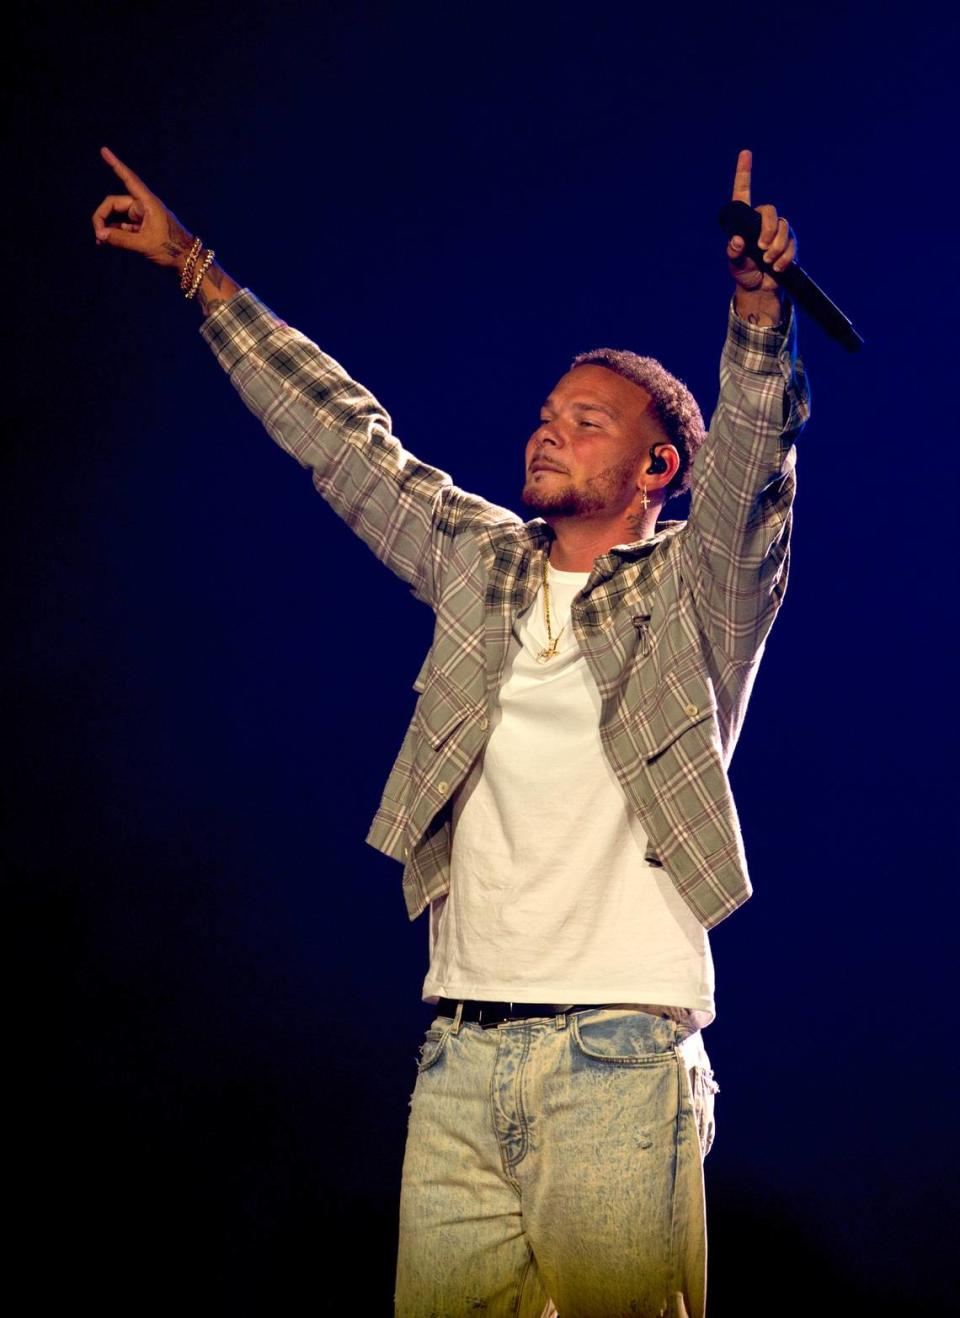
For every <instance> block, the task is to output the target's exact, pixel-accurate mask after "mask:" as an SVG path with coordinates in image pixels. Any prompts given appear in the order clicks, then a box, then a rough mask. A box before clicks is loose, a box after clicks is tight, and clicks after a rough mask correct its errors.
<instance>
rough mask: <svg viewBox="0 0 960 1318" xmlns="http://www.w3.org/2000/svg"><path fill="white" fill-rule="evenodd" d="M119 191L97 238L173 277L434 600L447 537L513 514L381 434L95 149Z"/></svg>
mask: <svg viewBox="0 0 960 1318" xmlns="http://www.w3.org/2000/svg"><path fill="white" fill-rule="evenodd" d="M101 154H102V156H103V158H104V160H105V161H106V162H107V164H109V165H110V166H111V168H112V169H113V170H114V172H115V173H116V174H117V175H118V177H119V178H120V180H121V181H122V183H123V184H124V186H125V188H126V192H125V193H124V194H123V195H119V196H108V197H106V198H105V199H104V200H103V201H102V202H101V204H100V205H99V206H98V207H97V209H96V211H94V214H93V228H94V233H95V235H96V239H97V242H98V243H100V244H103V245H107V246H111V247H118V248H122V249H124V250H127V251H134V252H138V253H140V254H141V255H142V256H145V257H146V258H147V259H148V260H150V261H152V262H153V263H154V264H155V265H159V266H165V267H168V268H170V269H173V270H176V271H178V272H179V273H180V275H181V287H182V288H183V291H184V296H191V295H194V296H195V297H196V299H197V301H198V302H199V303H200V307H201V310H202V311H203V313H204V317H205V318H204V321H203V324H202V326H201V330H200V332H201V334H202V336H203V338H204V340H205V341H206V342H207V344H208V345H209V346H210V347H211V349H212V350H213V351H214V353H215V354H216V357H217V360H218V362H219V363H220V365H221V366H222V367H223V369H224V370H225V371H226V372H227V374H228V375H229V377H230V380H231V382H232V384H233V385H234V387H235V388H236V390H237V392H238V393H239V394H240V397H241V398H242V399H243V401H244V403H245V404H246V405H247V407H248V408H249V409H250V410H251V411H252V412H253V413H254V415H255V416H257V417H258V418H259V420H260V421H261V422H262V423H263V425H264V427H265V429H266V430H267V432H268V434H269V435H270V436H271V438H273V439H274V440H275V441H276V442H277V444H279V445H280V447H281V448H282V449H284V451H285V452H287V453H289V454H290V456H291V457H293V458H295V459H296V460H297V462H299V464H300V465H301V466H302V467H305V468H309V469H310V470H311V471H312V473H313V484H314V486H315V488H316V489H317V490H318V492H319V493H320V494H321V495H322V496H323V498H324V499H325V500H326V501H327V502H328V503H329V504H330V506H331V507H332V508H333V510H334V511H335V512H336V513H337V514H338V515H339V516H340V517H342V518H343V519H344V521H345V522H346V523H347V525H348V526H349V527H350V528H351V530H353V531H355V532H356V534H357V535H358V536H360V538H361V539H362V540H363V541H364V542H365V543H366V544H367V545H368V546H369V547H370V549H371V550H372V551H373V552H374V553H375V554H376V556H377V557H378V558H379V559H380V560H381V561H382V562H383V563H385V564H386V565H387V567H389V568H390V569H391V571H393V572H395V573H396V574H397V576H399V577H401V578H402V579H403V580H404V581H406V582H408V584H409V585H410V586H411V587H412V589H413V591H414V593H415V594H416V595H417V597H418V598H419V599H422V600H423V601H424V602H425V603H428V604H431V605H433V606H436V604H437V603H438V600H439V597H440V594H441V592H442V589H443V580H444V568H445V565H446V562H447V561H448V557H449V549H450V545H451V542H452V540H453V538H454V537H456V536H457V535H460V534H463V533H464V532H469V531H470V530H471V529H472V528H474V527H477V526H478V525H481V524H483V525H490V524H496V523H501V522H503V521H505V520H506V521H517V520H518V519H517V518H516V516H515V514H513V513H511V512H509V511H508V510H506V509H504V508H498V507H497V506H496V505H493V504H489V503H487V502H486V501H485V500H483V499H480V498H477V497H476V496H475V495H471V494H466V493H464V492H463V491H462V490H458V489H457V488H456V487H455V486H454V485H453V483H452V482H451V480H450V477H449V476H448V475H447V474H446V472H443V471H440V470H439V469H438V468H436V467H430V466H428V465H427V464H426V463H423V462H420V461H418V459H417V458H415V457H414V456H413V455H412V454H410V453H408V452H407V451H406V449H405V448H404V447H403V446H402V445H401V443H400V442H399V440H398V439H397V438H396V437H395V436H394V434H393V432H392V424H391V420H390V417H389V415H388V414H387V412H386V411H385V410H384V409H383V407H381V405H380V403H379V402H378V401H377V399H376V398H375V397H374V396H373V394H371V393H370V392H369V390H367V389H365V388H364V387H363V385H361V384H359V383H358V382H357V381H356V380H354V379H353V378H352V377H351V376H350V375H349V374H348V373H347V372H346V371H345V370H344V369H343V367H342V366H341V365H340V364H339V362H337V361H335V360H334V359H333V358H332V357H330V356H329V355H328V354H327V353H325V352H323V351H322V350H321V349H320V348H319V347H317V345H316V344H315V343H313V342H312V341H311V340H310V339H308V338H307V337H306V336H305V335H304V334H301V333H300V332H299V331H298V330H295V329H293V328H292V327H291V326H289V325H287V324H285V323H284V322H283V321H282V320H280V318H279V317H277V316H275V315H274V314H273V312H272V311H270V309H269V308H268V307H266V306H264V304H263V303H262V302H260V301H259V299H257V298H256V297H255V296H254V295H253V293H251V292H250V290H249V289H241V288H240V287H239V285H237V284H236V283H235V282H234V280H232V279H231V278H230V276H229V275H227V274H225V273H224V271H223V270H222V269H221V268H220V267H219V265H217V264H216V263H214V262H210V261H208V259H207V255H206V253H207V249H204V248H200V247H199V245H198V244H197V242H196V240H195V239H194V238H193V237H192V236H191V234H190V233H188V231H187V230H186V229H185V228H184V226H183V225H182V224H181V223H180V221H179V220H178V219H177V217H176V216H175V215H174V214H173V212H172V211H171V210H169V209H168V208H167V207H166V206H164V204H163V202H161V201H160V199H159V197H157V196H155V194H154V193H152V192H151V191H150V190H149V188H147V187H146V185H145V184H144V183H143V182H142V181H141V179H140V178H138V176H137V175H136V174H134V172H133V171H132V170H131V169H129V168H128V167H127V166H126V165H124V164H123V162H122V161H121V160H119V159H118V158H117V157H116V156H115V155H114V154H113V152H112V151H110V150H108V149H107V148H106V147H104V148H103V149H102V152H101Z"/></svg>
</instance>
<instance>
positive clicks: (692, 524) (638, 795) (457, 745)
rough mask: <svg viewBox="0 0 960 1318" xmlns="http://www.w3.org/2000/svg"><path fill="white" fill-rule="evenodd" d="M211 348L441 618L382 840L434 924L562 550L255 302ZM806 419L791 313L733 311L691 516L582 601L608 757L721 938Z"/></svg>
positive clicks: (229, 309)
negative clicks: (457, 822)
mask: <svg viewBox="0 0 960 1318" xmlns="http://www.w3.org/2000/svg"><path fill="white" fill-rule="evenodd" d="M788 306H789V304H788ZM200 332H201V334H202V336H203V338H204V340H205V341H206V342H207V343H208V344H209V345H210V347H211V348H212V349H213V351H214V352H215V354H216V357H217V360H218V361H219V362H220V365H221V366H222V367H223V368H224V370H226V371H227V372H228V373H229V376H230V379H231V381H232V383H233V385H234V386H235V388H236V389H237V391H238V393H239V394H240V396H241V398H242V399H243V401H244V403H245V404H246V405H247V407H248V408H250V410H251V411H252V412H253V413H254V414H255V415H256V416H257V417H259V419H260V420H261V421H262V423H263V425H264V426H265V428H266V430H267V432H268V433H269V434H270V435H271V437H272V438H273V439H274V440H275V441H276V442H277V443H278V444H279V445H280V447H281V448H283V449H284V450H285V451H286V452H287V453H289V454H290V455H291V456H292V457H294V458H296V460H297V461H298V462H299V463H300V465H301V466H302V467H305V468H310V469H311V470H312V473H313V484H314V486H315V487H316V489H317V490H318V491H319V493H320V494H321V495H322V496H323V498H324V499H325V500H326V501H327V502H328V503H329V504H330V505H331V507H332V508H333V509H334V511H335V512H336V513H337V514H338V515H339V516H340V517H342V518H343V519H344V520H345V521H346V523H347V525H348V526H350V528H351V529H352V530H353V531H355V532H356V534H357V535H359V536H360V537H361V539H362V540H364V541H365V542H366V544H367V545H369V547H370V548H371V549H372V550H373V552H374V553H375V554H376V555H377V557H378V558H379V559H380V560H381V561H382V562H384V563H385V564H386V565H387V566H388V567H389V568H391V570H392V571H393V572H395V573H396V574H397V575H398V576H399V577H401V578H402V579H403V580H404V581H406V582H408V583H409V584H410V586H411V587H412V589H413V592H414V594H415V595H416V596H417V597H418V598H419V599H421V600H423V601H424V602H426V603H428V604H429V605H430V606H431V607H432V608H433V610H434V612H435V614H436V627H435V631H434V637H433V644H432V646H431V648H430V651H429V653H428V654H427V657H426V660H425V661H424V664H423V667H422V669H421V671H420V676H419V677H418V679H417V681H416V682H415V683H414V689H415V690H416V691H417V693H418V699H417V703H416V708H415V710H414V714H413V718H412V720H411V723H410V725H409V727H408V729H407V732H406V735H405V737H404V740H403V744H402V746H401V748H400V752H399V755H398V756H397V760H396V763H395V764H394V766H393V770H392V772H391V774H390V776H389V779H388V781H387V784H386V787H385V789H384V793H383V798H382V800H381V804H380V808H379V810H378V811H377V814H376V816H375V818H374V820H373V823H372V825H371V828H370V832H369V834H368V837H367V841H368V842H370V843H371V845H373V846H374V847H376V848H377V849H379V850H380V851H383V852H385V853H386V854H387V855H388V856H392V857H394V858H395V859H397V860H401V861H403V862H404V877H403V890H404V898H405V901H406V907H407V912H408V915H409V917H410V919H411V920H412V919H415V918H416V916H418V915H419V914H420V913H421V912H422V911H423V910H424V908H425V907H426V906H427V905H428V903H429V902H431V901H432V900H434V899H435V898H438V897H440V896H441V895H442V894H443V893H445V892H446V891H447V890H448V888H449V882H450V832H451V801H452V799H453V797H454V796H455V794H456V792H457V791H458V789H459V788H460V787H461V786H462V785H463V784H464V782H465V781H466V780H467V778H468V776H469V775H470V774H471V773H477V772H479V766H480V764H481V762H482V752H483V748H484V745H485V742H486V738H487V735H488V729H489V725H490V712H491V708H492V706H493V704H494V702H495V701H496V699H497V693H498V690H499V686H500V681H501V676H502V670H503V665H504V660H505V657H506V653H507V646H508V642H509V638H510V634H511V630H512V627H513V624H514V619H515V618H516V617H517V614H518V613H519V612H521V611H522V610H523V609H525V608H527V607H528V606H529V605H530V603H531V602H532V600H533V598H534V596H535V594H536V592H537V589H538V587H539V584H540V576H541V562H542V559H541V556H542V554H543V553H544V552H545V551H546V550H547V548H548V546H549V544H550V540H551V539H552V532H551V531H550V529H549V527H548V526H547V525H546V523H545V522H544V521H543V520H542V519H539V518H536V519H534V520H533V521H529V522H523V521H522V520H521V519H520V518H519V517H517V516H516V514H515V513H512V512H510V511H509V510H508V509H506V508H500V507H497V506H496V505H494V504H491V503H488V502H487V501H486V500H484V499H481V498H478V497H477V496H476V495H472V494H467V493H465V492H464V491H463V490H460V489H458V488H457V487H456V486H455V485H454V484H453V483H452V482H451V479H450V477H449V476H448V475H447V474H446V473H445V472H443V471H440V470H438V469H437V468H435V467H430V466H427V465H426V464H425V463H422V462H420V461H418V460H417V459H416V458H415V457H413V456H412V455H411V454H410V453H409V452H407V450H406V449H404V448H403V446H402V445H401V443H400V442H399V440H398V439H397V438H396V437H395V436H394V434H393V428H392V424H391V420H390V417H389V415H388V414H387V413H386V411H384V409H383V408H382V407H381V405H380V403H379V402H378V401H377V400H376V399H375V398H374V397H373V396H372V394H370V393H369V391H368V390H366V389H365V388H364V387H363V386H362V385H360V384H358V383H357V382H356V381H355V380H353V379H352V378H351V377H350V376H349V375H348V374H347V372H346V371H345V370H344V369H343V367H341V366H340V365H339V363H337V362H336V361H334V359H333V358H332V357H330V356H328V355H327V354H326V353H324V352H322V351H321V349H320V348H318V347H317V346H316V344H314V343H312V342H311V341H310V339H308V338H306V337H305V336H304V335H303V334H301V333H299V332H298V331H297V330H295V329H292V328H291V327H290V326H288V325H286V324H284V322H283V321H282V320H280V319H279V318H278V317H277V316H275V315H274V314H273V313H272V312H271V311H270V310H269V309H268V308H267V307H266V306H264V304H263V303H262V302H260V301H259V300H258V299H257V298H256V297H255V296H254V295H253V293H251V292H250V290H249V289H244V290H242V291H241V292H239V293H237V294H235V295H234V297H233V298H231V299H230V300H229V301H228V302H226V303H225V304H224V305H222V306H221V307H219V308H218V309H217V310H216V311H215V312H214V313H213V314H212V315H211V316H210V317H209V318H208V319H207V320H206V321H204V323H203V325H202V326H201V330H200ZM808 415H809V391H808V389H807V386H806V381H805V376H804V371H803V366H802V363H801V362H800V360H799V358H798V357H797V355H796V325H795V318H794V313H793V310H792V308H789V312H788V319H787V323H786V325H785V326H783V327H781V328H777V329H758V328H756V327H754V326H751V325H748V324H747V323H746V322H745V321H743V320H741V319H740V317H739V316H737V314H736V312H735V310H734V307H733V303H732V302H731V305H730V311H729V320H728V330H727V338H726V342H725V345H724V348H723V353H722V357H721V363H720V396H719V401H718V403H717V408H716V411H715V412H714V415H713V418H712V420H711V423H710V429H709V433H708V436H707V438H706V440H705V441H704V444H703V446H702V448H701V449H700V452H699V453H698V455H697V458H696V461H695V463H694V469H693V474H692V485H691V506H690V515H689V518H688V519H687V520H686V521H685V522H682V521H669V520H664V521H661V522H660V523H659V524H658V526H657V529H656V532H655V534H654V535H652V536H650V537H649V538H648V539H646V540H642V541H638V542H636V543H633V544H623V545H617V546H615V547H614V548H612V549H611V550H610V551H609V553H606V554H604V555H602V556H601V557H600V558H598V559H597V560H596V561H595V563H594V568H593V571H592V573H591V575H590V578H589V580H588V581H587V584H586V586H585V587H584V588H583V590H582V591H581V592H580V593H579V594H578V595H577V597H576V598H575V600H574V602H573V608H572V621H573V629H574V632H575V634H576V637H577V641H578V643H579V646H580V649H581V651H582V653H583V655H584V657H585V659H586V661H587V664H588V665H589V668H590V671H591V673H592V675H593V677H594V680H595V681H596V684H597V687H598V689H599V692H600V696H601V702H602V704H601V715H600V736H601V740H602V743H603V747H604V750H605V752H606V755H607V757H608V759H609V762H610V765H611V767H612V768H613V770H614V772H615V773H616V776H617V778H618V780H619V782H620V784H621V786H622V788H623V791H624V793H625V796H626V799H627V802H628V803H629V806H630V808H631V809H633V810H635V811H636V813H637V815H638V816H639V818H640V821H641V823H642V824H643V827H644V829H645V830H646V833H647V836H648V838H649V846H648V849H647V854H646V858H645V859H646V861H647V863H649V864H653V865H658V866H663V867H664V868H665V869H666V871H667V873H668V874H669V876H670V878H671V880H672V881H673V883H674V884H675V885H676V888H677V891H678V892H679V893H680V895H681V896H682V897H683V898H684V900H685V901H686V902H687V904H688V905H689V907H690V908H691V910H692V911H693V912H694V913H695V914H696V915H697V917H698V919H699V920H700V922H701V923H702V924H703V925H704V927H706V928H708V929H709V928H712V927H713V926H714V925H716V924H718V923H719V922H720V921H721V920H723V919H725V918H726V916H727V915H729V914H730V913H731V912H732V911H734V910H735V909H736V908H737V907H738V906H739V905H741V904H742V903H743V902H744V901H746V899H747V898H748V897H749V896H750V894H751V891H752V888H751V884H750V879H749V877H748V873H747V863H746V857H745V855H744V850H743V842H742V838H741V834H740V827H739V821H738V818H737V813H736V807H735V805H734V801H733V796H732V793H731V790H730V783H729V780H728V777H727V767H728V765H729V762H730V757H731V755H732V754H733V750H734V747H735V745H736V742H737V738H738V736H739V733H740V728H741V726H742V722H743V716H744V713H745V710H746V706H747V701H748V699H749V695H750V691H751V689H752V685H753V681H754V678H755V676H756V672H757V667H758V664H759V662H760V659H761V657H762V654H763V649H764V645H765V643H766V637H767V634H768V632H769V630H770V627H771V624H772V623H773V620H774V617H775V615H776V613H777V610H778V609H779V607H780V604H781V602H782V600H783V595H784V591H785V589H786V584H787V571H788V565H789V538H790V527H791V517H792V512H791V506H792V501H793V495H794V488H795V475H794V465H795V459H796V450H795V448H794V444H793V441H794V440H795V438H796V437H797V435H798V434H799V433H800V431H801V430H802V428H803V426H804V424H805V422H806V419H807V417H808Z"/></svg>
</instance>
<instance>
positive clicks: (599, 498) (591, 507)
mask: <svg viewBox="0 0 960 1318" xmlns="http://www.w3.org/2000/svg"><path fill="white" fill-rule="evenodd" d="M636 469H637V460H636V458H624V459H623V460H622V461H621V462H616V463H614V464H613V466H612V467H605V468H604V469H603V471H598V472H597V474H596V475H595V476H591V477H590V479H589V480H587V481H584V483H583V484H582V485H580V486H577V485H574V483H573V481H571V480H566V481H564V482H563V483H562V484H556V485H554V486H553V487H552V488H550V489H542V488H541V487H540V486H539V485H538V484H537V483H536V482H535V481H534V480H533V479H532V478H531V479H528V480H527V483H526V484H525V485H524V487H523V490H522V492H521V494H520V502H521V503H522V504H523V506H524V507H525V508H529V509H530V511H531V512H535V513H546V514H548V515H549V516H551V517H590V516H592V515H593V514H594V513H602V512H604V511H605V510H606V509H607V508H608V507H609V506H610V505H611V504H612V503H614V502H615V501H616V500H617V499H618V497H621V496H622V493H623V488H624V485H625V483H626V482H627V481H630V480H632V479H633V477H634V474H635V472H636Z"/></svg>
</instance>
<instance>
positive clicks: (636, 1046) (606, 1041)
mask: <svg viewBox="0 0 960 1318" xmlns="http://www.w3.org/2000/svg"><path fill="white" fill-rule="evenodd" d="M570 1024H571V1034H572V1036H573V1040H574V1042H575V1044H576V1046H577V1049H578V1050H579V1052H580V1053H581V1054H582V1055H583V1056H584V1057H589V1058H590V1059H591V1061H596V1062H609V1063H611V1064H613V1065H619V1066H650V1065H652V1064H654V1063H657V1062H668V1061H670V1060H671V1059H672V1058H674V1056H675V1048H676V1043H677V1026H676V1025H675V1024H674V1022H673V1021H672V1020H670V1019H669V1018H668V1017H664V1016H654V1015H653V1014H652V1013H651V1012H646V1011H625V1010H619V1009H617V1008H606V1009H604V1008H601V1009H599V1010H595V1011H582V1012H576V1013H575V1014H574V1015H572V1016H571V1017H570Z"/></svg>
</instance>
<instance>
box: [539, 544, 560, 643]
mask: <svg viewBox="0 0 960 1318" xmlns="http://www.w3.org/2000/svg"><path fill="white" fill-rule="evenodd" d="M548 562H549V559H548V557H547V555H546V554H544V556H543V616H544V620H545V621H546V624H547V644H546V645H545V646H544V647H543V649H542V650H540V651H539V652H538V653H537V663H539V664H547V663H549V662H550V660H551V659H556V657H557V646H558V645H559V643H560V637H561V636H562V635H563V627H566V625H567V624H566V623H564V624H563V627H561V628H560V630H559V631H558V632H557V634H556V636H554V634H553V631H552V629H551V627H550V587H549V586H548V585H547V564H548Z"/></svg>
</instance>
